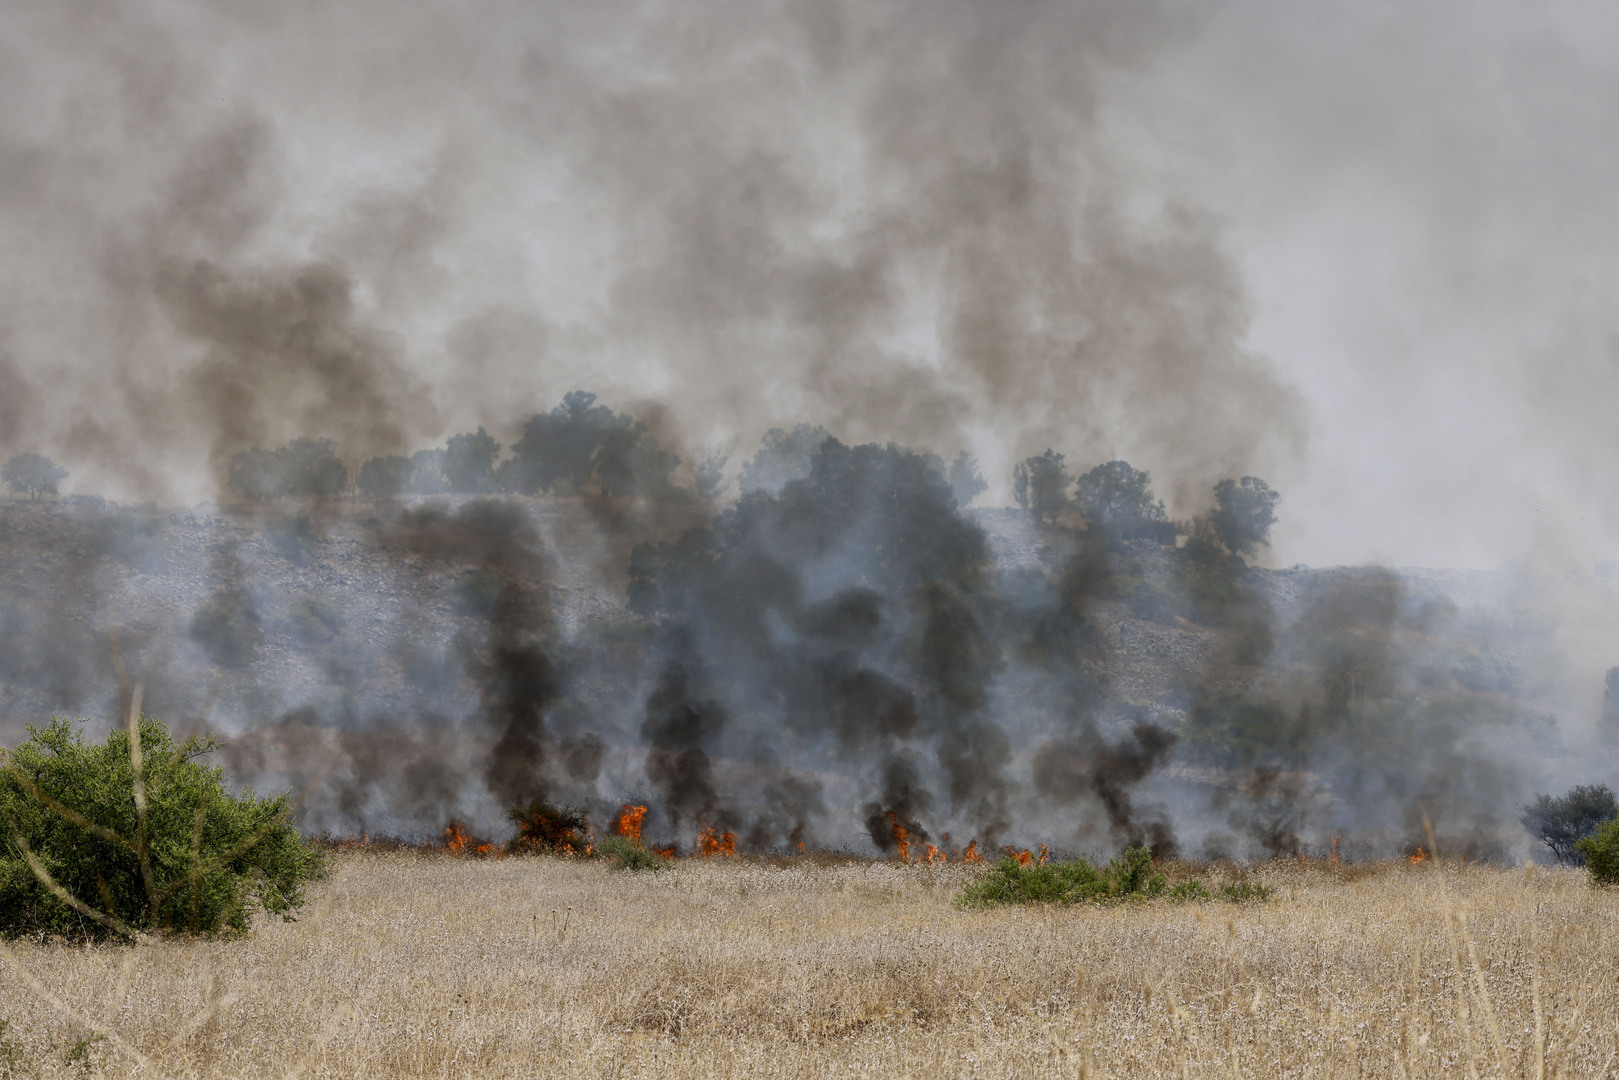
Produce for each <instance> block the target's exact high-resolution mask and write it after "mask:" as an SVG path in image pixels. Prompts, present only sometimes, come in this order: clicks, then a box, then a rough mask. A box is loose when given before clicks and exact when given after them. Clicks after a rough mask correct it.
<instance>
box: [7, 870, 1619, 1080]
mask: <svg viewBox="0 0 1619 1080" xmlns="http://www.w3.org/2000/svg"><path fill="white" fill-rule="evenodd" d="M969 872H970V871H968V870H964V869H963V868H959V867H950V868H948V869H945V870H937V869H935V870H929V869H927V868H922V867H902V866H897V865H892V864H856V863H844V864H825V863H816V862H814V861H812V860H801V861H800V862H799V863H798V864H796V865H793V864H779V865H770V864H764V863H746V862H732V861H727V860H714V861H694V862H685V863H682V864H680V865H679V866H678V867H677V868H676V869H674V870H673V871H672V872H669V873H666V874H662V875H657V876H648V875H640V876H636V875H628V874H614V873H610V872H609V871H608V870H607V869H606V868H605V867H604V866H602V865H600V864H599V863H577V862H565V861H559V860H550V859H508V860H503V861H491V862H480V861H473V860H462V859H454V858H447V857H432V856H426V855H416V854H411V853H408V852H407V853H393V854H384V855H378V854H366V853H354V854H344V855H341V856H339V857H338V858H337V860H336V863H335V866H334V870H333V873H332V875H331V877H330V878H329V879H328V880H326V881H324V882H322V883H320V884H318V885H317V886H316V887H315V890H314V894H313V902H312V904H311V906H310V907H309V909H307V911H306V913H305V915H304V917H303V919H302V921H300V922H297V923H292V924H282V923H265V924H263V925H261V926H260V927H259V928H258V929H257V930H256V931H255V932H254V934H253V935H252V936H251V937H249V938H246V939H243V940H234V941H232V940H218V941H185V940H165V941H153V942H149V943H147V944H144V945H140V946H137V947H117V946H100V947H94V948H87V947H84V946H82V945H81V946H73V945H69V944H61V943H57V944H47V945H38V944H23V943H11V944H8V945H6V946H5V947H4V950H3V951H0V960H3V964H0V969H3V970H0V989H3V993H4V997H3V999H0V1015H3V1016H4V1017H6V1018H7V1019H8V1020H9V1021H10V1025H11V1026H10V1035H9V1036H8V1038H9V1039H10V1040H11V1042H10V1045H12V1046H15V1047H16V1049H17V1050H18V1051H19V1052H20V1067H21V1068H22V1070H23V1071H24V1073H25V1074H26V1073H28V1072H38V1073H40V1074H42V1075H58V1074H61V1075H78V1074H81V1073H84V1072H90V1073H94V1074H100V1075H108V1076H152V1077H158V1076H162V1077H186V1076H198V1077H229V1076H266V1077H268V1076H275V1077H283V1076H306V1077H325V1076H332V1077H373V1076H502V1077H505V1076H511V1077H565V1076H610V1077H643V1076H644V1077H710V1076H720V1077H731V1076H735V1077H775V1076H782V1077H786V1076H792V1077H823V1076H896V1077H897V1076H917V1077H940V1076H980V1077H997V1076H1005V1077H1041V1076H1117V1077H1135V1076H1140V1077H1156V1076H1199V1077H1201V1076H1220V1077H1224V1076H1244V1077H1279V1076H1298V1077H1332V1076H1342V1077H1349V1076H1475V1075H1476V1076H1498V1075H1504V1076H1524V1077H1531V1076H1542V1075H1544V1076H1547V1077H1600V1076H1607V1075H1610V1074H1611V1073H1612V1072H1613V1070H1614V1065H1615V1062H1616V1048H1619V1041H1616V1029H1619V993H1616V991H1619V986H1616V982H1615V976H1616V959H1619V934H1616V932H1615V931H1616V929H1619V928H1616V925H1615V921H1616V914H1619V896H1616V895H1615V894H1613V893H1608V892H1601V891H1596V890H1593V889H1591V888H1590V887H1588V886H1587V885H1586V883H1585V879H1584V876H1583V875H1582V874H1578V873H1575V872H1572V871H1565V872H1554V873H1547V872H1544V871H1542V872H1537V873H1528V872H1526V871H1524V870H1521V869H1520V870H1493V869H1488V868H1484V867H1466V868H1463V867H1455V866H1451V867H1445V868H1443V869H1435V868H1434V867H1433V866H1432V865H1431V864H1430V865H1428V866H1424V867H1416V868H1412V867H1406V866H1403V865H1389V866H1383V867H1376V868H1355V869H1354V870H1353V871H1351V872H1346V873H1335V872H1333V871H1331V870H1329V869H1327V868H1324V867H1321V866H1319V865H1317V866H1313V867H1299V866H1297V865H1296V864H1288V863H1279V864H1273V865H1269V866H1266V867H1262V868H1259V869H1258V870H1257V871H1256V873H1257V875H1258V876H1259V877H1260V878H1261V879H1263V880H1265V881H1267V882H1268V883H1269V884H1271V885H1272V886H1273V887H1274V888H1276V890H1277V893H1276V896H1275V898H1274V899H1272V900H1270V901H1269V902H1266V903H1263V904H1252V905H1244V906H1233V905H1228V904H1223V903H1212V904H1207V905H1202V906H1190V907H1176V906H1171V905H1168V904H1163V903H1147V904H1140V905H1125V906H1119V907H1112V908H1075V909H1052V908H1019V909H1002V910H995V911H988V912H971V911H959V910H956V909H955V908H954V907H952V905H951V899H952V897H953V896H954V894H955V891H956V889H957V888H958V887H959V885H960V883H961V882H962V881H963V880H964V875H965V874H967V873H969ZM96 1033H102V1034H105V1036H106V1037H105V1038H104V1039H102V1040H101V1041H100V1042H97V1043H95V1044H94V1045H93V1046H91V1047H90V1048H89V1050H88V1055H87V1056H88V1067H87V1068H86V1065H85V1063H84V1062H82V1061H81V1062H80V1063H77V1064H73V1065H68V1064H64V1059H65V1057H67V1056H68V1054H69V1053H70V1052H71V1049H72V1047H73V1046H74V1045H75V1043H76V1041H78V1040H81V1039H84V1038H85V1037H87V1036H90V1035H93V1034H96ZM0 1049H3V1048H0ZM0 1056H3V1055H0ZM83 1056H85V1055H83V1054H81V1057H83Z"/></svg>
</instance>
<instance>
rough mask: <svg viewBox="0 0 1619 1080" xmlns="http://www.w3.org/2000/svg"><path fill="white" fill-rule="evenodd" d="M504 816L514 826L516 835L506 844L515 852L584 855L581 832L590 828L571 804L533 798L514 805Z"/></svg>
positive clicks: (580, 813) (579, 811)
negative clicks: (566, 804) (530, 800)
mask: <svg viewBox="0 0 1619 1080" xmlns="http://www.w3.org/2000/svg"><path fill="white" fill-rule="evenodd" d="M506 817H507V818H508V819H509V820H510V821H511V823H512V824H513V825H515V826H517V836H516V838H515V839H513V840H512V842H511V843H510V844H508V845H507V850H508V851H510V852H512V853H514V854H518V853H523V852H531V853H536V854H537V853H541V852H544V853H548V854H560V855H575V854H583V853H584V851H585V848H586V846H587V845H586V843H585V841H584V840H583V839H582V838H581V836H580V834H581V833H583V832H584V831H585V830H586V829H588V828H590V821H589V819H587V818H586V817H585V812H584V811H583V810H580V809H578V808H577V807H573V806H558V805H556V804H555V803H553V802H551V801H550V800H549V799H535V800H534V801H533V802H531V803H529V804H528V805H527V806H514V807H512V809H510V810H508V811H507V812H506Z"/></svg>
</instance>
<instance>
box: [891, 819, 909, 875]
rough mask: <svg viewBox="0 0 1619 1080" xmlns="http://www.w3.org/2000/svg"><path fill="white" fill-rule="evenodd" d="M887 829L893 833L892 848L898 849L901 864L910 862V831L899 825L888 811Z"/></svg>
mask: <svg viewBox="0 0 1619 1080" xmlns="http://www.w3.org/2000/svg"><path fill="white" fill-rule="evenodd" d="M888 827H889V828H890V829H892V830H893V831H894V846H895V847H896V848H898V849H899V858H900V861H901V862H910V861H911V830H909V829H907V828H906V827H905V826H904V825H901V824H900V821H899V818H898V817H896V816H895V814H894V811H892V810H890V811H888Z"/></svg>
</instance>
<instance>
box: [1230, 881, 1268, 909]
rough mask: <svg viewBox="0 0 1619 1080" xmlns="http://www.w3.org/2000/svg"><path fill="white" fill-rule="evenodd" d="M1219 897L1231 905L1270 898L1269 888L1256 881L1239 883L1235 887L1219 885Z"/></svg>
mask: <svg viewBox="0 0 1619 1080" xmlns="http://www.w3.org/2000/svg"><path fill="white" fill-rule="evenodd" d="M1220 895H1221V896H1223V897H1225V898H1226V899H1227V900H1229V901H1231V902H1232V903H1233V904H1240V903H1242V902H1243V901H1244V900H1267V899H1269V898H1270V888H1269V887H1268V886H1265V885H1261V884H1260V883H1259V882H1257V881H1239V882H1237V883H1236V884H1235V885H1221V886H1220Z"/></svg>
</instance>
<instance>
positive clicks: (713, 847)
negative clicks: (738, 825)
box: [697, 824, 736, 859]
mask: <svg viewBox="0 0 1619 1080" xmlns="http://www.w3.org/2000/svg"><path fill="white" fill-rule="evenodd" d="M697 854H699V855H701V856H703V857H704V858H705V859H706V858H708V857H709V856H710V855H723V856H725V857H726V858H727V859H734V858H736V833H733V832H722V833H719V834H718V835H715V833H714V829H713V827H712V826H710V825H706V824H705V825H704V826H703V834H702V835H701V836H699V837H698V838H697Z"/></svg>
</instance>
